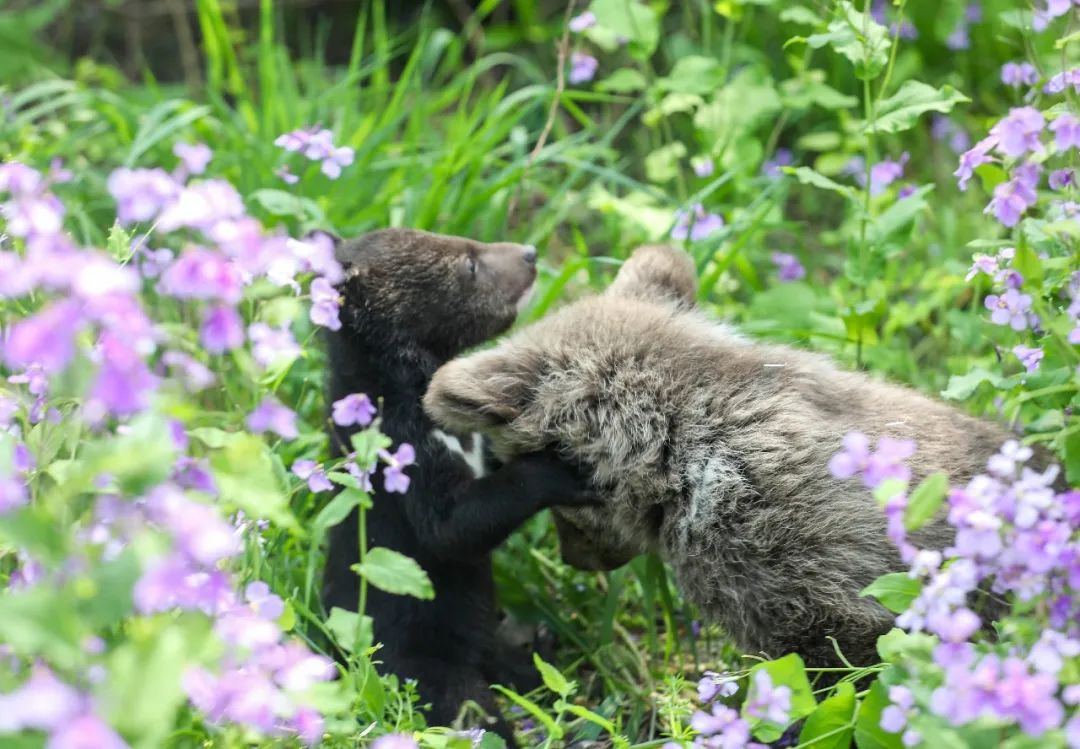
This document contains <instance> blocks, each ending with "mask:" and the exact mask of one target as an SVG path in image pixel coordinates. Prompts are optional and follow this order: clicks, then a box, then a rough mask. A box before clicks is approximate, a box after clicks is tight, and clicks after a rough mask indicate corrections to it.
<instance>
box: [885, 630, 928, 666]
mask: <svg viewBox="0 0 1080 749" xmlns="http://www.w3.org/2000/svg"><path fill="white" fill-rule="evenodd" d="M935 643H936V640H935V638H934V637H932V636H931V635H928V634H924V633H922V632H918V633H911V632H905V631H904V630H902V629H899V628H897V627H893V628H892V629H890V630H889V631H888V632H886V633H885V634H883V635H882V636H881V637H879V638H878V640H877V651H878V655H880V656H881V659H882V660H883V661H886V662H887V663H900V662H901V661H903V660H904V659H906V658H912V657H919V656H925V655H928V654H929V653H930V650H931V649H932V648H933V647H934V644H935Z"/></svg>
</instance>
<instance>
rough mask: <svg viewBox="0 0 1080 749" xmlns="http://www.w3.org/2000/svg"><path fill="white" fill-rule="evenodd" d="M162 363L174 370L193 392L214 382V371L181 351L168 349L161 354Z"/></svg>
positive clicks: (185, 385)
mask: <svg viewBox="0 0 1080 749" xmlns="http://www.w3.org/2000/svg"><path fill="white" fill-rule="evenodd" d="M161 364H162V365H163V366H164V367H167V368H168V369H170V370H172V371H173V374H174V376H178V377H179V378H180V381H181V382H182V383H183V385H184V387H185V388H187V389H188V390H189V391H191V392H193V393H197V392H199V391H200V390H205V389H206V388H208V387H210V386H211V385H213V384H214V373H213V372H211V371H210V369H209V368H207V367H206V365H204V364H203V363H202V362H199V361H198V360H196V359H194V358H192V357H191V356H188V355H187V354H185V353H182V352H180V351H166V352H165V353H164V354H162V355H161Z"/></svg>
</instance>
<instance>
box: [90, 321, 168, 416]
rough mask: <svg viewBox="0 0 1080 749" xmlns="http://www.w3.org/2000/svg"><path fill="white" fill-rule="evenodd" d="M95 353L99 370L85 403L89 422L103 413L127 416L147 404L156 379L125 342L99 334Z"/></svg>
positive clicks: (109, 334)
mask: <svg viewBox="0 0 1080 749" xmlns="http://www.w3.org/2000/svg"><path fill="white" fill-rule="evenodd" d="M97 354H98V356H99V357H100V359H101V367H100V369H98V375H97V379H96V380H95V381H94V384H93V385H92V386H91V388H90V401H89V403H88V404H87V410H88V412H89V414H90V419H91V421H96V420H97V419H98V418H99V417H100V416H103V415H104V413H111V414H113V415H116V416H128V415H130V414H134V413H138V412H139V411H142V410H143V409H145V408H146V407H147V406H148V405H150V395H151V394H153V392H154V390H155V389H156V388H157V384H158V379H157V377H155V376H154V375H153V374H152V373H151V372H150V369H149V367H147V366H146V362H145V361H144V360H143V358H142V357H141V356H139V354H138V353H137V352H136V351H134V350H133V349H132V348H131V346H129V345H128V343H127V342H125V341H122V340H121V339H120V338H118V337H117V336H115V335H113V334H112V333H102V335H101V339H100V341H99V344H98V350H97Z"/></svg>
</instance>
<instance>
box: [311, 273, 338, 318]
mask: <svg viewBox="0 0 1080 749" xmlns="http://www.w3.org/2000/svg"><path fill="white" fill-rule="evenodd" d="M340 307H341V295H340V294H339V293H338V292H337V290H336V289H335V288H334V287H333V286H331V285H330V282H329V281H327V280H326V279H325V278H316V279H315V280H314V281H312V282H311V311H310V312H309V313H308V314H309V316H310V318H311V321H312V322H313V323H315V324H316V325H321V326H323V327H324V328H329V329H330V330H341V320H340V319H339V318H338V310H339V308H340Z"/></svg>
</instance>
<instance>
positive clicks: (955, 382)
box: [941, 367, 1002, 401]
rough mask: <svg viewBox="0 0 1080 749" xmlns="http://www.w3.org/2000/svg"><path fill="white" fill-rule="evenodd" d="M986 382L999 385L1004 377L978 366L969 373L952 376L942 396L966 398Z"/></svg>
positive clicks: (950, 398) (957, 399)
mask: <svg viewBox="0 0 1080 749" xmlns="http://www.w3.org/2000/svg"><path fill="white" fill-rule="evenodd" d="M984 382H989V383H990V384H991V385H993V386H994V387H999V386H1000V385H1001V383H1002V377H1001V375H999V374H997V373H995V372H988V371H987V370H985V369H982V368H980V367H976V368H975V369H973V370H971V371H970V372H968V373H967V374H964V375H953V376H952V377H950V378H949V384H948V386H947V387H946V388H945V389H944V390H942V391H941V397H942V398H945V399H946V400H953V401H962V400H966V399H967V398H970V397H971V395H972V393H974V392H975V390H976V389H977V388H978V387H979V385H981V384H982V383H984Z"/></svg>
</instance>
